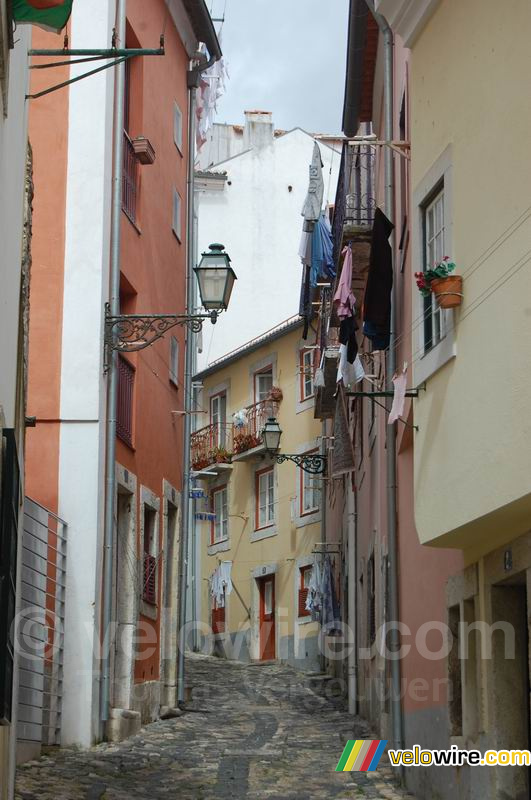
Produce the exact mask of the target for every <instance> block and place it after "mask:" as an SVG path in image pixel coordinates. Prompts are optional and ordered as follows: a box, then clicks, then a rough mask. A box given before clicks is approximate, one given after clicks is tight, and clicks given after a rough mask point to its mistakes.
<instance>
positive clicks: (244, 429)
mask: <svg viewBox="0 0 531 800" xmlns="http://www.w3.org/2000/svg"><path fill="white" fill-rule="evenodd" d="M281 401H282V389H280V387H278V386H273V387H272V388H271V390H270V392H269V394H268V396H267V397H266V398H265V399H264V400H260V401H259V402H258V403H253V405H251V406H247V408H242V409H241V411H238V412H237V413H236V414H234V416H233V419H234V434H233V455H232V460H233V461H251V460H254V459H256V458H257V457H260V456H262V455H264V454H265V453H266V447H265V445H264V441H263V437H262V431H263V429H264V426H265V424H266V422H267V420H268V419H269V418H270V417H276V416H277V415H278V409H279V406H280V403H281Z"/></svg>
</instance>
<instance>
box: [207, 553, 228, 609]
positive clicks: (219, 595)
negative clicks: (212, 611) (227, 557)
mask: <svg viewBox="0 0 531 800" xmlns="http://www.w3.org/2000/svg"><path fill="white" fill-rule="evenodd" d="M231 570H232V561H222V562H221V564H220V565H219V567H217V569H215V570H214V572H213V573H212V575H211V576H210V595H211V597H212V599H213V600H214V602H215V604H216V608H224V606H225V597H226V596H227V595H229V594H230V593H231V592H232V580H231Z"/></svg>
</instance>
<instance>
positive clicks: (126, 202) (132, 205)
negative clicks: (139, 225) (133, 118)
mask: <svg viewBox="0 0 531 800" xmlns="http://www.w3.org/2000/svg"><path fill="white" fill-rule="evenodd" d="M137 188H138V161H137V158H136V155H135V150H134V147H133V143H132V141H131V139H130V138H129V136H128V134H127V131H124V161H123V175H122V210H123V211H125V213H126V214H127V216H128V217H129V219H130V220H131V222H136V196H137Z"/></svg>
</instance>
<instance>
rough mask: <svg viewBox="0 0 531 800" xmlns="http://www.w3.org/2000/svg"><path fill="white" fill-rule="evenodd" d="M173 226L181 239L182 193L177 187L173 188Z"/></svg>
mask: <svg viewBox="0 0 531 800" xmlns="http://www.w3.org/2000/svg"><path fill="white" fill-rule="evenodd" d="M172 228H173V232H174V234H175V235H176V237H177V238H178V240H179V241H181V195H180V194H179V192H178V191H177V189H174V190H173V221H172Z"/></svg>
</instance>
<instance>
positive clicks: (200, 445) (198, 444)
mask: <svg viewBox="0 0 531 800" xmlns="http://www.w3.org/2000/svg"><path fill="white" fill-rule="evenodd" d="M233 428H234V426H233V425H232V423H229V424H227V423H225V424H221V423H216V424H214V425H206V426H205V427H204V428H200V429H199V430H198V431H195V432H194V433H192V441H191V449H192V469H194V470H201V469H205V467H208V466H210V464H214V463H225V464H227V463H229V462H230V459H231V456H232V452H233Z"/></svg>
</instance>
